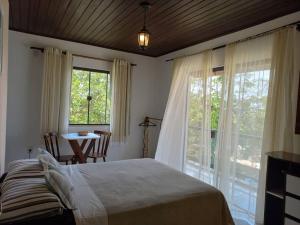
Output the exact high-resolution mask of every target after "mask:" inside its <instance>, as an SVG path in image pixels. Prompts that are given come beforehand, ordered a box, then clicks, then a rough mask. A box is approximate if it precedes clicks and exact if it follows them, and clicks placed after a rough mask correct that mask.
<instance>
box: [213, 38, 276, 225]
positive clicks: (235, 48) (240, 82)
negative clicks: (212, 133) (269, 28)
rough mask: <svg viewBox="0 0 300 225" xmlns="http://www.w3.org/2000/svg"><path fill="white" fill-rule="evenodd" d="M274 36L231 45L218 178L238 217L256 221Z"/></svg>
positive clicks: (227, 53) (227, 55)
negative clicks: (256, 203)
mask: <svg viewBox="0 0 300 225" xmlns="http://www.w3.org/2000/svg"><path fill="white" fill-rule="evenodd" d="M272 41H273V35H268V36H264V37H260V38H256V39H253V40H248V41H245V42H241V43H234V44H230V45H228V46H226V49H225V65H224V68H225V71H224V84H223V96H222V103H221V107H220V120H219V127H218V136H217V145H216V156H215V174H216V179H215V181H216V186H217V187H218V188H219V189H220V190H221V191H222V192H223V194H224V195H225V196H226V198H227V201H228V203H229V207H230V208H231V213H232V215H233V217H235V218H237V219H241V220H244V221H247V222H249V223H250V224H253V223H254V216H255V202H256V194H257V188H258V177H259V169H260V158H261V152H262V136H263V129H264V126H263V125H264V120H265V111H266V103H267V97H268V87H269V76H270V69H271V58H272Z"/></svg>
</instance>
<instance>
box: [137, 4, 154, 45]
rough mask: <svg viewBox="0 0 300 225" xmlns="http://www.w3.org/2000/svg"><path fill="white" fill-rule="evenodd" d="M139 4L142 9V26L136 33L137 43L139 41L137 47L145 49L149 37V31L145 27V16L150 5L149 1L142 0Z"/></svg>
mask: <svg viewBox="0 0 300 225" xmlns="http://www.w3.org/2000/svg"><path fill="white" fill-rule="evenodd" d="M140 6H141V7H142V8H143V9H144V26H143V28H142V30H141V31H140V32H139V33H138V43H139V47H140V48H141V49H142V50H145V49H146V48H147V47H148V45H149V39H150V33H149V31H148V30H147V29H146V16H147V11H148V10H149V9H150V7H151V6H150V4H149V2H142V3H141V4H140Z"/></svg>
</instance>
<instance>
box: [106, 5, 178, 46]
mask: <svg viewBox="0 0 300 225" xmlns="http://www.w3.org/2000/svg"><path fill="white" fill-rule="evenodd" d="M177 2H178V0H177V1H175V0H173V1H163V0H160V1H153V2H152V7H151V8H153V9H156V10H155V11H154V10H152V11H150V12H149V16H150V17H152V18H155V17H157V16H161V15H163V12H164V10H165V8H171V7H173V6H174V5H176V3H177ZM143 15H144V13H143V9H142V8H141V7H139V8H138V9H137V10H136V14H134V17H133V18H132V16H131V17H128V18H125V19H124V20H123V21H122V22H121V23H119V24H118V26H115V27H113V29H111V30H109V31H107V32H106V34H104V36H103V37H102V42H103V43H104V45H106V44H107V45H109V44H111V43H112V41H111V40H113V42H119V41H120V37H124V36H125V35H130V34H132V33H137V32H138V31H140V29H141V28H142V26H143ZM135 39H136V38H135Z"/></svg>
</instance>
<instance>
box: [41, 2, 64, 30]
mask: <svg viewBox="0 0 300 225" xmlns="http://www.w3.org/2000/svg"><path fill="white" fill-rule="evenodd" d="M48 1H49V0H48ZM50 1H51V4H49V6H48V8H47V9H46V12H45V15H46V16H45V18H44V20H43V25H42V30H43V31H42V32H43V33H44V34H46V35H48V34H49V33H50V31H51V29H55V28H54V27H53V26H54V24H55V23H56V20H57V18H56V17H55V16H52V15H55V14H56V12H57V10H58V8H59V7H60V5H61V0H50Z"/></svg>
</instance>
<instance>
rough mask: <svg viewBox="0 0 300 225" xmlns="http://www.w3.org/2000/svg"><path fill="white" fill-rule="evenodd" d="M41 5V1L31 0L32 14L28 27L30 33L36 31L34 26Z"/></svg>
mask: <svg viewBox="0 0 300 225" xmlns="http://www.w3.org/2000/svg"><path fill="white" fill-rule="evenodd" d="M39 4H40V0H30V13H29V18H28V26H27V29H28V31H29V32H33V31H34V30H35V27H34V25H35V19H36V18H37V17H38V9H39ZM10 7H11V5H10Z"/></svg>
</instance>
